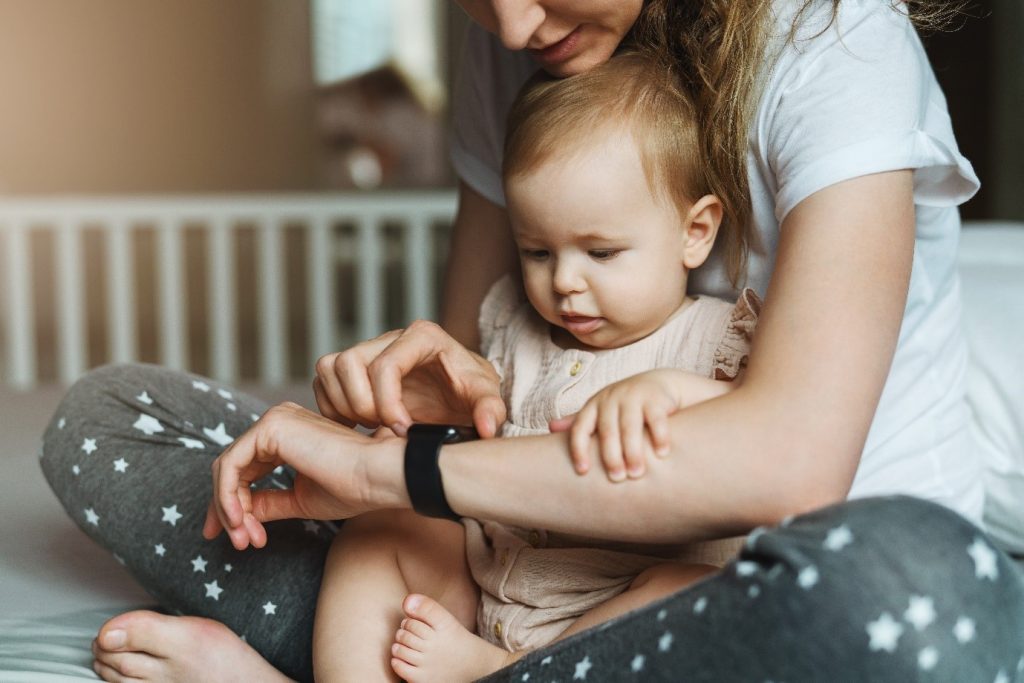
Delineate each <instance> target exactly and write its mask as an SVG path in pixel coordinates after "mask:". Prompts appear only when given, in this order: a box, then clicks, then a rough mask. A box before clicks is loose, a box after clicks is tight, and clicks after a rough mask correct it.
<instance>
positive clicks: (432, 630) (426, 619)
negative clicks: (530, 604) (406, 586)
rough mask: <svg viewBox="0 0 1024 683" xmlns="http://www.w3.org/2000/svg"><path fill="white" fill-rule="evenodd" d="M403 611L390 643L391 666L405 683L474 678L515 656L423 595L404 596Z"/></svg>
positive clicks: (491, 670)
mask: <svg viewBox="0 0 1024 683" xmlns="http://www.w3.org/2000/svg"><path fill="white" fill-rule="evenodd" d="M402 611H404V612H405V616H406V618H405V619H403V620H402V624H401V626H400V627H399V629H398V633H396V634H395V642H394V644H393V645H392V646H391V668H392V669H394V671H395V673H396V674H398V676H399V677H400V678H402V679H404V680H406V681H408V683H434V682H435V681H445V682H448V681H451V682H454V683H459V682H461V681H475V680H476V679H478V678H483V677H484V676H486V675H487V674H489V673H492V672H494V671H497V670H498V669H501V668H502V667H504V666H507V665H508V664H511V663H512V662H513V661H514V659H515V657H514V655H512V654H511V653H509V652H506V651H505V650H503V649H501V648H500V647H497V646H495V645H491V644H490V643H488V642H487V641H486V640H484V639H483V638H480V637H478V636H476V635H474V634H473V633H470V632H469V631H467V630H466V628H465V627H464V626H463V625H462V624H460V623H459V621H458V619H456V618H455V617H454V616H452V614H451V612H449V611H448V610H446V609H445V608H444V607H442V606H441V605H440V604H438V603H437V602H436V601H434V600H431V599H430V598H428V597H427V596H425V595H417V594H412V595H408V596H406V598H405V601H404V602H403V603H402Z"/></svg>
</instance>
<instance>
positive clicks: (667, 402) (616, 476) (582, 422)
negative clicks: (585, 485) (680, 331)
mask: <svg viewBox="0 0 1024 683" xmlns="http://www.w3.org/2000/svg"><path fill="white" fill-rule="evenodd" d="M732 388H733V385H732V383H730V382H720V381H715V380H712V379H709V378H705V377H700V376H698V375H694V374H692V373H688V372H684V371H682V370H674V369H661V370H651V371H649V372H643V373H640V374H638V375H634V376H632V377H629V378H627V379H624V380H622V381H620V382H616V383H615V384H612V385H610V386H607V387H605V388H604V389H602V390H601V391H599V392H598V393H596V394H595V395H594V396H592V397H591V398H590V400H589V401H587V403H586V405H584V406H583V408H582V410H580V412H579V413H577V414H576V415H575V416H574V417H569V418H563V419H561V420H555V421H552V423H551V431H556V432H557V431H565V430H566V429H568V430H570V435H569V448H570V454H571V457H572V461H573V467H574V468H575V469H576V472H577V473H579V474H585V473H586V472H587V471H589V470H590V455H589V448H590V442H591V438H592V436H593V435H594V434H595V433H596V434H597V436H598V444H599V447H600V453H601V462H602V463H603V464H604V469H605V472H606V473H607V475H608V478H609V479H610V480H611V481H616V482H618V481H623V480H625V479H626V478H627V477H629V478H631V479H638V478H640V477H642V476H643V475H644V473H645V471H646V462H647V458H648V457H649V456H650V454H651V453H654V454H655V455H657V456H659V457H665V456H666V455H668V453H669V447H670V445H671V444H670V436H669V427H668V417H669V415H671V414H673V413H675V412H676V411H677V410H680V409H682V408H686V407H688V406H691V405H694V404H696V403H700V402H702V401H705V400H707V399H709V398H713V397H715V396H720V395H722V394H724V393H727V392H729V391H730V390H731V389H732Z"/></svg>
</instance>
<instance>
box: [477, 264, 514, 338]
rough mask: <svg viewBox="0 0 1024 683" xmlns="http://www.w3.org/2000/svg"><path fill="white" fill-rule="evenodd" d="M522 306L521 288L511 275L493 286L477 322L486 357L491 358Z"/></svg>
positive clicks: (481, 308)
mask: <svg viewBox="0 0 1024 683" xmlns="http://www.w3.org/2000/svg"><path fill="white" fill-rule="evenodd" d="M522 305H523V298H522V295H521V294H520V288H519V287H518V285H517V283H516V281H515V280H514V279H513V278H512V276H511V275H505V276H503V277H502V278H501V279H500V280H498V281H497V282H495V283H494V284H493V285H491V288H490V290H488V292H487V296H485V297H484V301H483V303H482V304H481V305H480V317H479V319H478V322H477V324H478V325H479V329H480V351H481V353H482V354H483V355H484V356H485V357H489V354H490V351H491V347H492V346H493V345H494V343H495V341H496V340H497V337H498V336H499V335H500V334H501V332H502V331H504V330H505V328H507V327H508V325H509V323H510V322H512V319H513V318H514V317H515V313H516V311H517V310H518V309H519V308H520V307H521V306H522Z"/></svg>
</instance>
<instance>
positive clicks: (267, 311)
mask: <svg viewBox="0 0 1024 683" xmlns="http://www.w3.org/2000/svg"><path fill="white" fill-rule="evenodd" d="M257 225H258V230H259V264H260V269H259V277H258V278H257V280H258V288H259V302H260V308H259V322H260V379H261V380H262V381H263V382H264V383H265V384H270V385H279V384H281V383H283V382H284V378H285V374H286V360H285V345H286V340H285V335H284V331H285V329H284V277H283V271H284V264H283V259H282V258H281V254H282V249H281V230H282V228H283V226H281V225H279V224H275V223H273V222H270V221H258V222H257Z"/></svg>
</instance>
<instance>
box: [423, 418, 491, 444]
mask: <svg viewBox="0 0 1024 683" xmlns="http://www.w3.org/2000/svg"><path fill="white" fill-rule="evenodd" d="M408 434H409V436H410V437H414V436H415V437H430V438H434V439H438V440H439V441H441V442H442V443H453V442H455V441H469V440H472V439H476V438H479V437H478V436H477V433H476V430H475V429H473V428H472V427H466V426H463V425H434V424H424V423H420V422H417V423H415V424H413V425H412V426H411V427H409V431H408Z"/></svg>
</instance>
